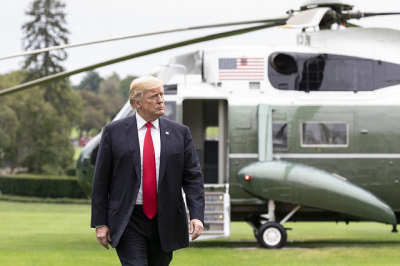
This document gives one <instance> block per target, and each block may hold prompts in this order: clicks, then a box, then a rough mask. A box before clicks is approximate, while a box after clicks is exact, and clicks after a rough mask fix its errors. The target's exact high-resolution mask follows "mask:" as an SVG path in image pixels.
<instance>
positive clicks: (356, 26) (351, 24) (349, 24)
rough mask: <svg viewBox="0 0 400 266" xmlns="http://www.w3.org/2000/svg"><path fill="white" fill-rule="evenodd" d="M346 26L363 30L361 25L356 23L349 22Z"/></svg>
mask: <svg viewBox="0 0 400 266" xmlns="http://www.w3.org/2000/svg"><path fill="white" fill-rule="evenodd" d="M344 26H346V27H347V28H361V26H360V25H357V24H354V23H349V22H346V23H345V25H344Z"/></svg>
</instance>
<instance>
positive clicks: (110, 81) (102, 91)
mask: <svg viewBox="0 0 400 266" xmlns="http://www.w3.org/2000/svg"><path fill="white" fill-rule="evenodd" d="M96 76H98V74H97V73H96V72H94V73H90V72H88V73H87V74H86V76H85V77H84V78H83V79H82V81H81V83H80V85H79V86H77V88H78V89H81V90H80V94H81V97H82V99H83V100H84V101H85V104H84V111H83V113H84V117H85V121H84V123H83V126H82V127H81V132H82V131H85V132H89V131H92V132H93V131H95V132H99V131H100V129H101V128H102V127H103V126H104V125H105V124H106V123H108V122H110V121H111V119H112V118H113V117H114V116H115V114H116V113H117V112H118V110H119V109H121V107H122V106H123V104H124V103H125V102H126V101H127V100H128V99H129V85H130V83H131V82H132V80H133V79H134V76H128V77H127V78H125V79H123V80H120V78H119V76H118V75H117V74H116V73H114V74H113V75H111V76H110V77H108V78H106V79H101V82H100V83H99V86H98V93H96V92H94V90H92V89H89V88H90V87H89V86H87V84H93V82H92V81H90V79H95V78H96ZM96 79H97V78H96ZM125 86H127V89H126V88H124V87H125ZM127 91H128V93H127Z"/></svg>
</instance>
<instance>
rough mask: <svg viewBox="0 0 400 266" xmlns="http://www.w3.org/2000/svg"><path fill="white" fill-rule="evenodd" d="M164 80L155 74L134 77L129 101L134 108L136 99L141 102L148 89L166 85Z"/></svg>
mask: <svg viewBox="0 0 400 266" xmlns="http://www.w3.org/2000/svg"><path fill="white" fill-rule="evenodd" d="M164 84H165V83H164V81H162V80H161V79H158V78H156V77H153V76H147V77H141V78H137V79H134V80H133V81H132V83H131V86H130V94H129V102H130V104H131V107H132V109H133V110H135V109H136V106H135V101H137V102H140V100H141V99H142V97H143V94H144V93H145V92H146V91H147V90H152V89H156V88H159V87H162V86H163V85H164Z"/></svg>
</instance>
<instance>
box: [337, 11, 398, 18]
mask: <svg viewBox="0 0 400 266" xmlns="http://www.w3.org/2000/svg"><path fill="white" fill-rule="evenodd" d="M390 15H400V12H381V13H373V12H349V13H343V18H345V19H360V18H367V17H374V16H390Z"/></svg>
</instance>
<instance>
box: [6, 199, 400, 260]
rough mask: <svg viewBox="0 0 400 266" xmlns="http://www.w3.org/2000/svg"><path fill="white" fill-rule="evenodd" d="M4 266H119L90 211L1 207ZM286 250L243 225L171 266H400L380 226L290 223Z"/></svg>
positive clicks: (391, 238) (397, 251)
mask: <svg viewBox="0 0 400 266" xmlns="http://www.w3.org/2000/svg"><path fill="white" fill-rule="evenodd" d="M0 219H1V220H0V225H1V226H0V235H1V241H0V265H13V266H14V265H85V266H86V265H119V261H118V258H117V255H116V253H115V251H114V250H109V251H107V250H105V249H104V248H102V247H101V246H100V245H99V244H98V243H97V241H96V238H95V235H94V230H93V229H90V228H89V223H90V205H88V204H83V205H78V204H76V205H73V204H43V203H14V202H5V201H0ZM285 226H286V227H290V228H292V229H293V230H290V231H288V244H287V245H286V247H285V248H284V249H281V250H266V249H261V248H259V246H258V244H257V243H256V242H255V240H254V237H253V236H252V230H251V228H250V227H249V226H248V225H247V224H245V223H232V226H231V230H232V236H231V237H230V238H229V239H221V240H214V241H208V242H197V243H193V244H192V246H191V247H190V248H187V249H183V250H179V251H176V252H174V259H173V261H172V263H171V265H207V266H208V265H229V266H233V265H399V263H400V234H393V233H390V231H391V226H388V225H382V224H378V223H351V224H350V225H345V224H344V223H339V224H335V223H287V224H286V225H285Z"/></svg>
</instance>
